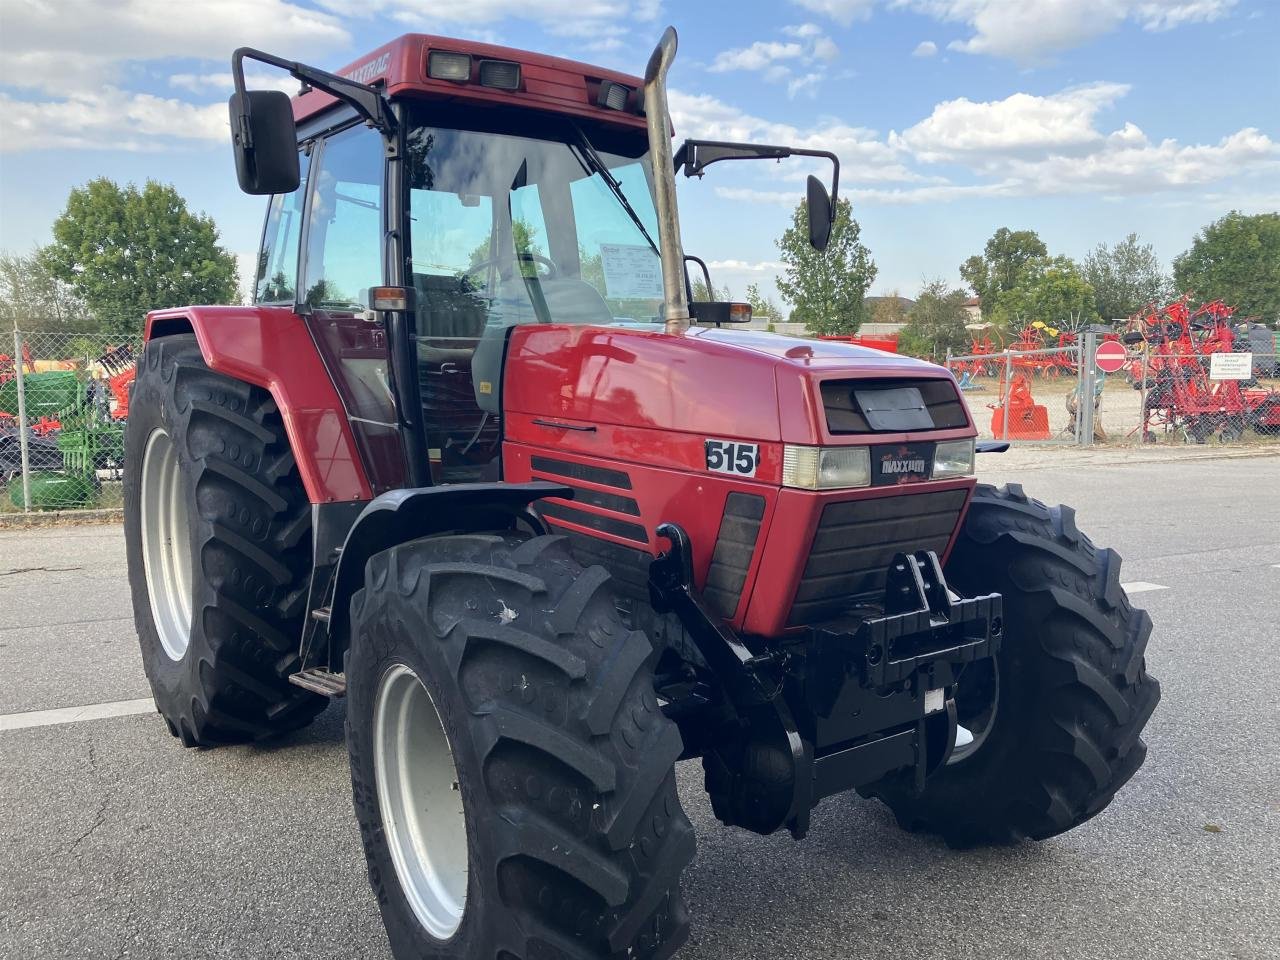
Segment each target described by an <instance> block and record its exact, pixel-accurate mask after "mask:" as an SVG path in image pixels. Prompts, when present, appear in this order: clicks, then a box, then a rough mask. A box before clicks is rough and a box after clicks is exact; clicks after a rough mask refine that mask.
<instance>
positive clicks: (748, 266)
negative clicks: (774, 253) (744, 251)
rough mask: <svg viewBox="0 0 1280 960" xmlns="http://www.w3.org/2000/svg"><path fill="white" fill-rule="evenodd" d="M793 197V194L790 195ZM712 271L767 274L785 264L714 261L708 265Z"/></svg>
mask: <svg viewBox="0 0 1280 960" xmlns="http://www.w3.org/2000/svg"><path fill="white" fill-rule="evenodd" d="M788 196H791V194H788ZM791 199H792V205H793V206H794V201H795V197H793V196H791ZM707 267H708V268H709V269H711V270H726V271H732V272H737V273H765V272H767V271H773V270H782V269H785V267H786V264H785V263H779V262H778V261H777V260H758V261H754V262H753V261H750V260H712V261H710V262H709V263H708V264H707Z"/></svg>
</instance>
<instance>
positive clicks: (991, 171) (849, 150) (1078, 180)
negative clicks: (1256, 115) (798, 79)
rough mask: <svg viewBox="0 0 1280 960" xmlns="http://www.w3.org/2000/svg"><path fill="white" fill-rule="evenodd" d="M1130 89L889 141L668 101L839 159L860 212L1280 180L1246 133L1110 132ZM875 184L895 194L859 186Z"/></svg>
mask: <svg viewBox="0 0 1280 960" xmlns="http://www.w3.org/2000/svg"><path fill="white" fill-rule="evenodd" d="M1127 90H1128V87H1127V86H1125V85H1123V84H1115V83H1104V82H1098V83H1092V84H1088V85H1085V86H1081V87H1075V88H1072V89H1068V90H1064V91H1061V92H1059V93H1056V94H1052V95H1049V96H1033V95H1031V94H1025V93H1018V94H1014V95H1013V96H1010V97H1007V98H1005V99H1004V100H999V101H993V102H989V103H974V102H972V101H969V100H965V99H959V100H950V101H946V102H944V103H940V104H938V105H937V106H936V107H935V108H934V110H933V112H932V113H931V114H930V116H929V117H927V118H925V119H924V120H922V121H921V122H920V123H917V124H915V125H914V126H912V127H909V128H908V129H907V130H905V131H904V132H902V133H901V134H898V133H890V134H889V136H888V137H887V138H885V139H884V140H881V139H879V138H878V137H877V136H876V134H875V132H874V131H872V130H866V129H862V128H855V127H846V126H842V125H840V124H839V123H837V122H835V121H828V122H826V123H824V124H821V125H819V126H818V127H815V128H813V129H810V130H803V131H802V130H800V129H798V128H796V127H792V126H789V125H787V124H779V123H771V122H768V121H765V120H762V119H760V118H758V117H753V116H751V115H750V114H746V113H744V112H743V111H740V110H737V109H736V108H734V107H731V106H729V105H728V104H725V103H723V102H722V101H719V100H716V99H714V98H712V97H705V96H701V97H699V96H687V95H681V94H676V93H673V97H672V105H673V109H674V110H675V111H676V112H677V115H678V116H679V117H681V118H682V119H681V120H679V121H678V123H684V124H687V126H688V127H689V128H690V131H691V132H692V133H694V134H695V135H696V134H704V133H705V135H707V136H709V137H712V138H716V139H735V140H751V139H755V140H762V141H766V142H772V143H789V144H792V145H795V146H809V147H815V148H818V149H823V148H825V149H831V150H834V151H835V152H836V153H837V154H838V155H839V156H840V158H841V166H842V173H843V176H842V180H843V181H844V182H845V183H846V184H850V186H849V187H846V189H845V190H844V191H843V195H844V196H846V197H849V198H850V199H852V200H853V201H854V202H856V203H865V204H875V205H881V206H888V205H903V204H922V203H948V202H953V201H957V200H964V199H975V198H995V197H1036V196H1054V195H1064V194H1067V195H1071V194H1092V195H1096V196H1100V197H1117V198H1120V197H1128V196H1133V195H1136V194H1149V193H1160V192H1168V191H1179V190H1186V189H1188V188H1203V187H1204V186H1206V185H1208V184H1215V183H1224V184H1226V183H1231V184H1239V185H1240V186H1241V189H1244V188H1246V187H1247V185H1248V182H1250V181H1251V180H1252V181H1253V182H1264V181H1266V182H1275V181H1276V179H1277V178H1280V143H1277V142H1276V141H1275V140H1273V139H1271V137H1269V136H1268V135H1267V134H1265V133H1263V132H1261V131H1260V130H1258V129H1256V128H1253V127H1248V128H1245V129H1243V130H1239V131H1237V132H1236V133H1233V134H1230V135H1228V136H1224V137H1222V138H1221V139H1220V140H1219V141H1218V142H1217V143H1210V144H1185V143H1180V142H1179V141H1177V140H1173V139H1166V140H1163V141H1161V142H1159V143H1154V142H1152V141H1150V140H1149V139H1148V138H1147V136H1146V134H1144V133H1143V131H1142V130H1141V129H1140V128H1139V127H1138V126H1137V125H1136V124H1133V123H1123V124H1122V125H1120V126H1119V128H1117V129H1115V130H1113V131H1112V132H1110V133H1106V132H1105V129H1100V128H1099V126H1098V125H1097V122H1096V121H1097V118H1098V116H1099V115H1100V114H1101V112H1102V111H1103V110H1104V109H1106V108H1109V107H1111V106H1113V105H1114V104H1115V103H1116V101H1118V100H1119V99H1120V98H1121V97H1123V96H1124V94H1125V93H1126V92H1127ZM941 162H946V163H949V164H952V165H954V166H955V167H958V168H959V170H960V171H961V173H960V174H958V175H957V176H956V180H961V181H966V182H955V180H949V179H946V178H942V177H925V176H922V175H921V174H920V173H919V172H918V168H917V167H916V166H915V165H916V164H933V163H941ZM775 179H777V176H776V175H775ZM781 179H787V176H786V175H783V176H782V177H781ZM877 182H878V183H886V184H894V183H897V184H900V185H899V186H887V187H886V186H878V185H877V186H863V184H877ZM716 193H717V194H718V195H719V196H721V197H724V198H726V199H730V200H737V201H745V202H749V203H762V204H778V205H785V206H794V205H795V202H796V195H795V193H794V192H793V191H790V190H779V189H776V188H775V187H773V186H772V185H764V184H761V183H759V182H754V183H753V182H746V183H741V182H732V181H731V182H729V183H727V184H721V185H719V186H717V189H716Z"/></svg>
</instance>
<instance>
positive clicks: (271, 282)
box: [253, 153, 310, 305]
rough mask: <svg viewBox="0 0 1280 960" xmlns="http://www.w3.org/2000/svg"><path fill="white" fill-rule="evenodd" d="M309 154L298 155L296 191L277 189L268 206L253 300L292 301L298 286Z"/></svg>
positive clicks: (269, 302) (263, 301)
mask: <svg viewBox="0 0 1280 960" xmlns="http://www.w3.org/2000/svg"><path fill="white" fill-rule="evenodd" d="M309 164H310V157H308V156H307V154H305V153H304V154H302V155H301V156H299V157H298V168H299V171H300V173H301V178H300V179H299V181H298V189H297V190H295V191H293V193H277V194H276V195H275V196H274V197H272V198H271V206H270V207H268V208H267V225H266V229H265V230H263V233H262V249H261V250H260V251H258V276H257V280H256V282H255V284H254V294H253V301H254V303H262V304H271V303H276V304H289V305H292V304H293V302H294V298H295V296H296V295H297V289H298V243H299V238H300V237H301V236H302V209H303V205H304V204H305V203H306V196H307V167H308V165H309Z"/></svg>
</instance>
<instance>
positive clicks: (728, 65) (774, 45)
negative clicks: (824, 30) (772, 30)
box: [707, 40, 804, 73]
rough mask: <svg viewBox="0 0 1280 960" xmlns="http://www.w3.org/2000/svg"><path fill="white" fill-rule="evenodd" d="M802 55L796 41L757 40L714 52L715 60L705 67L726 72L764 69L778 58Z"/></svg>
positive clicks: (714, 71)
mask: <svg viewBox="0 0 1280 960" xmlns="http://www.w3.org/2000/svg"><path fill="white" fill-rule="evenodd" d="M803 55H804V47H802V46H801V45H800V44H798V43H778V42H776V41H764V40H757V41H756V42H755V43H753V44H751V46H749V47H742V48H740V49H737V50H725V51H723V52H722V53H718V54H716V58H715V60H713V61H712V62H711V66H710V67H708V68H707V69H708V70H710V71H711V72H712V73H727V72H729V71H730V70H764V69H766V68H768V67H771V66H773V65H774V64H776V63H778V62H779V61H780V60H795V59H798V58H799V57H802V56H803Z"/></svg>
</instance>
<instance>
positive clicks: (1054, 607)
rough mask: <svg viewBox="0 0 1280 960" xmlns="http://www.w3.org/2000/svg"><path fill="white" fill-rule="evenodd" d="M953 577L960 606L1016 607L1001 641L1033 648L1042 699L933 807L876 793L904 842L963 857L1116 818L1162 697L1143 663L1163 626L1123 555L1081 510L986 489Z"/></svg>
mask: <svg viewBox="0 0 1280 960" xmlns="http://www.w3.org/2000/svg"><path fill="white" fill-rule="evenodd" d="M947 575H948V579H949V580H950V581H951V582H953V583H954V584H955V585H956V588H957V589H959V590H960V591H961V592H962V593H965V594H972V593H974V592H975V591H976V592H979V593H986V592H990V590H992V589H998V590H999V592H1000V593H1002V594H1004V595H1005V598H1006V600H1005V622H1006V633H1005V639H1004V641H1003V642H1004V643H1005V644H1006V645H1007V644H1010V643H1015V642H1020V643H1023V644H1029V645H1032V646H1030V647H1029V648H1028V653H1027V654H1026V656H1027V657H1028V658H1029V660H1028V662H1031V663H1033V667H1029V668H1024V669H1027V670H1028V674H1027V675H1028V676H1030V677H1032V681H1031V682H1034V684H1035V685H1036V689H1035V694H1034V696H1032V695H1031V694H1030V693H1028V694H1027V699H1026V700H1025V701H1019V702H1020V703H1025V704H1026V707H1025V709H1026V713H1025V715H1022V716H1018V717H1016V718H1015V719H1014V720H1013V721H1009V720H1008V718H1006V723H1017V724H1019V725H1020V727H1021V733H1020V735H1019V736H1018V737H1013V736H1012V735H1011V734H1010V735H1005V736H1004V739H1003V743H1002V744H1001V745H1000V746H998V747H995V746H984V748H982V750H980V752H979V753H978V754H976V755H975V756H974V758H972V759H970V760H966V761H965V762H964V763H962V764H960V765H958V766H957V767H954V768H953V767H946V768H944V769H943V770H941V771H939V772H938V773H936V774H935V775H934V776H933V777H931V778H930V779H929V780H928V781H926V785H925V790H924V793H923V794H922V795H920V796H914V795H913V794H912V791H911V790H910V789H909V788H907V787H906V786H904V785H902V784H899V783H897V782H895V781H887V782H886V783H884V784H881V785H877V787H876V788H875V789H874V790H873V791H872V792H873V793H874V794H875V795H877V796H879V797H880V799H882V800H884V801H885V802H886V803H888V804H889V806H890V808H891V809H892V811H893V813H894V815H895V817H896V818H897V820H898V823H899V824H900V825H902V826H903V827H904V829H910V830H922V831H927V832H932V833H937V834H940V835H941V836H942V837H943V839H944V840H946V841H947V842H948V843H949V844H951V845H953V846H957V847H962V848H963V847H971V846H974V845H977V844H982V843H1008V842H1013V841H1017V840H1020V839H1025V838H1030V839H1035V840H1042V839H1046V838H1048V837H1052V836H1055V835H1057V834H1059V833H1062V832H1064V831H1066V830H1069V829H1072V828H1073V827H1075V826H1077V825H1079V824H1080V823H1083V822H1084V821H1085V820H1088V819H1089V818H1090V817H1092V816H1094V815H1096V814H1097V813H1099V812H1100V811H1102V810H1103V809H1105V807H1106V806H1107V805H1108V804H1109V803H1110V802H1111V800H1112V798H1113V797H1114V796H1115V793H1116V791H1117V790H1118V789H1119V788H1120V787H1121V786H1123V785H1124V784H1125V783H1126V782H1128V781H1129V779H1130V778H1131V777H1132V776H1133V774H1134V773H1135V772H1136V771H1137V769H1138V768H1139V767H1140V766H1141V764H1142V761H1143V759H1144V757H1145V756H1146V745H1145V744H1144V743H1143V741H1142V739H1141V734H1142V730H1143V727H1144V726H1145V725H1146V722H1147V720H1148V719H1149V718H1150V716H1151V713H1152V711H1153V710H1154V709H1155V706H1156V703H1157V702H1158V700H1159V696H1160V686H1159V683H1158V682H1157V681H1156V680H1155V679H1154V678H1152V677H1151V676H1149V675H1148V674H1147V673H1146V663H1145V657H1144V652H1145V649H1146V645H1147V639H1148V637H1149V636H1150V633H1151V618H1150V617H1149V616H1148V615H1147V613H1146V612H1145V611H1143V610H1136V609H1134V608H1133V607H1132V606H1131V605H1130V604H1129V602H1128V598H1127V597H1126V596H1125V594H1124V591H1123V589H1122V588H1121V587H1120V557H1119V555H1118V554H1116V553H1115V551H1113V550H1110V549H1098V548H1096V547H1095V546H1094V545H1093V543H1092V541H1091V540H1090V539H1089V538H1088V537H1087V536H1085V535H1084V534H1083V533H1081V531H1080V530H1079V528H1078V527H1077V526H1076V522H1075V511H1074V510H1072V509H1071V508H1069V507H1050V506H1048V505H1046V504H1044V503H1042V502H1041V501H1039V500H1035V499H1033V498H1031V497H1029V496H1027V494H1026V492H1025V491H1024V490H1023V489H1022V487H1021V486H1020V485H1018V484H1008V485H1007V486H1004V487H999V488H996V487H992V486H989V485H985V484H980V485H979V486H978V488H977V490H976V492H975V495H974V498H973V501H972V503H971V504H970V507H969V515H968V518H967V520H966V523H965V527H964V529H963V530H962V532H961V534H960V536H959V537H958V539H957V542H956V544H955V546H954V548H953V551H952V554H951V557H950V558H949V560H948V573H947ZM1019 609H1020V610H1022V611H1023V612H1022V613H1021V614H1019V613H1018V610H1019ZM1019 617H1021V618H1022V622H1021V623H1018V622H1017V620H1018V618H1019ZM1019 627H1021V628H1022V629H1021V630H1020V629H1019ZM1002 655H1003V651H1002ZM1002 682H1003V681H1002ZM1006 701H1008V702H1009V703H1012V702H1013V701H1012V700H1011V698H1010V697H1009V696H1008V695H1007V694H1006V693H1003V692H1002V694H1001V704H1000V707H999V709H1013V707H1012V706H1007V704H1006ZM997 715H998V714H997ZM993 736H994V734H993ZM983 751H986V755H987V756H989V757H990V759H983V757H984V753H983ZM995 764H1003V766H999V767H997V766H994V765H995Z"/></svg>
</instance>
